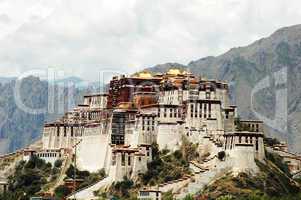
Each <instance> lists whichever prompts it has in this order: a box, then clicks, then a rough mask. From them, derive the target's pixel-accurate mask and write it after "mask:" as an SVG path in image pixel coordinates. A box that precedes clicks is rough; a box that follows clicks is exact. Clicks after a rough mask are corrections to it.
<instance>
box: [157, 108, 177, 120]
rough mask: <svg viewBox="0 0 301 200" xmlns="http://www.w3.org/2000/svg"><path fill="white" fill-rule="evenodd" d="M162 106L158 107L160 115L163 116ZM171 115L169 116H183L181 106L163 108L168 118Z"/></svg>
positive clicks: (164, 115) (164, 114)
mask: <svg viewBox="0 0 301 200" xmlns="http://www.w3.org/2000/svg"><path fill="white" fill-rule="evenodd" d="M161 115H162V114H161V108H159V109H158V117H161ZM167 116H169V118H180V117H181V116H182V114H181V109H179V108H169V109H167V108H164V109H163V117H164V118H166V117H167Z"/></svg>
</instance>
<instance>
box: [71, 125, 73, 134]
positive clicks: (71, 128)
mask: <svg viewBox="0 0 301 200" xmlns="http://www.w3.org/2000/svg"><path fill="white" fill-rule="evenodd" d="M71 137H73V126H71Z"/></svg>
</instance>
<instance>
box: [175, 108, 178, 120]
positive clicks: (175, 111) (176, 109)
mask: <svg viewBox="0 0 301 200" xmlns="http://www.w3.org/2000/svg"><path fill="white" fill-rule="evenodd" d="M177 113H178V111H177V109H175V110H174V117H175V118H177Z"/></svg>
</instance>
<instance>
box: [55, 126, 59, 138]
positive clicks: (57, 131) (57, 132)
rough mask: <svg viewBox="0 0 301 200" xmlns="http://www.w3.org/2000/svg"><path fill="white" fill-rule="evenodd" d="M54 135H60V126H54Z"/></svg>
mask: <svg viewBox="0 0 301 200" xmlns="http://www.w3.org/2000/svg"><path fill="white" fill-rule="evenodd" d="M56 135H57V136H58V137H60V126H57V127H56Z"/></svg>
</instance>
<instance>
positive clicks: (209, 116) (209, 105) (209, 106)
mask: <svg viewBox="0 0 301 200" xmlns="http://www.w3.org/2000/svg"><path fill="white" fill-rule="evenodd" d="M208 117H209V118H211V103H209V115H208Z"/></svg>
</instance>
